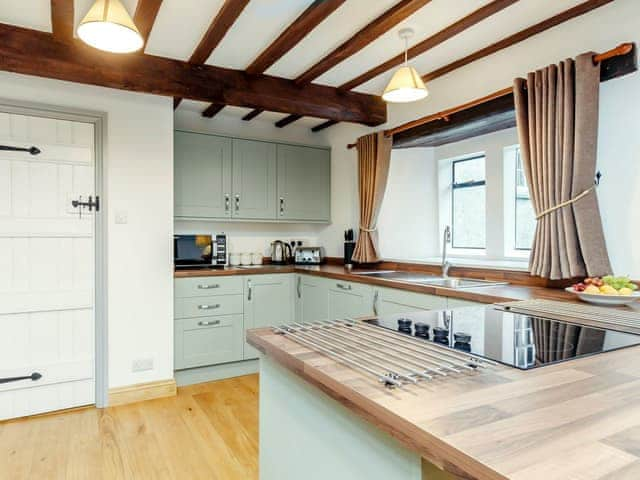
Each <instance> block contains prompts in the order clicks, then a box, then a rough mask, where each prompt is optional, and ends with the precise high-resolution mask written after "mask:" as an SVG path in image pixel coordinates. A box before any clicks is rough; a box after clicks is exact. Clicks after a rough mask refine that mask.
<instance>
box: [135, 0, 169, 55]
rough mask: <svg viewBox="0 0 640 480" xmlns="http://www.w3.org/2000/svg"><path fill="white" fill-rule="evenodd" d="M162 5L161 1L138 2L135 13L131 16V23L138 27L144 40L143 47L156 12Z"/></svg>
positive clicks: (143, 0) (146, 0) (156, 14)
mask: <svg viewBox="0 0 640 480" xmlns="http://www.w3.org/2000/svg"><path fill="white" fill-rule="evenodd" d="M160 5H162V0H138V5H137V6H136V11H135V13H134V14H133V23H135V25H136V27H138V31H139V32H140V35H142V38H144V43H145V45H146V44H147V40H149V35H150V34H151V29H152V28H153V24H154V23H155V21H156V17H157V16H158V11H159V10H160Z"/></svg>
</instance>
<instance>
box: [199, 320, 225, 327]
mask: <svg viewBox="0 0 640 480" xmlns="http://www.w3.org/2000/svg"><path fill="white" fill-rule="evenodd" d="M198 325H200V326H201V327H208V326H211V325H220V320H213V321H208V322H207V321H204V320H202V321H201V322H198Z"/></svg>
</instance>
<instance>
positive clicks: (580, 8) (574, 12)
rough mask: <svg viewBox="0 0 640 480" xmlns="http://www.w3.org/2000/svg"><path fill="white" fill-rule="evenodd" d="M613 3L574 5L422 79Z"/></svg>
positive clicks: (608, 0)
mask: <svg viewBox="0 0 640 480" xmlns="http://www.w3.org/2000/svg"><path fill="white" fill-rule="evenodd" d="M613 1H614V0H588V1H586V2H584V3H581V4H579V5H576V6H575V7H573V8H570V9H568V10H565V11H563V12H561V13H559V14H557V15H554V16H553V17H549V18H547V19H546V20H543V21H542V22H539V23H536V24H535V25H532V26H531V27H528V28H525V29H524V30H521V31H519V32H517V33H514V34H513V35H510V36H508V37H506V38H503V39H502V40H500V41H498V42H496V43H493V44H491V45H489V46H488V47H485V48H482V49H480V50H478V51H476V52H474V53H472V54H470V55H467V56H466V57H463V58H461V59H459V60H456V61H455V62H452V63H449V64H448V65H445V66H443V67H440V68H438V69H437V70H434V71H432V72H429V73H427V74H425V75H423V76H422V79H423V80H424V81H425V82H428V81H431V80H434V79H436V78H438V77H441V76H443V75H446V74H447V73H450V72H452V71H454V70H457V69H458V68H462V67H464V66H465V65H468V64H470V63H473V62H475V61H476V60H480V59H481V58H484V57H487V56H489V55H491V54H494V53H496V52H498V51H500V50H503V49H505V48H508V47H511V46H512V45H515V44H516V43H520V42H522V41H524V40H526V39H528V38H530V37H533V36H534V35H537V34H539V33H542V32H544V31H545V30H549V29H550V28H553V27H555V26H557V25H560V24H561V23H564V22H566V21H568V20H571V19H573V18H576V17H579V16H580V15H584V14H585V13H588V12H590V11H592V10H595V9H596V8H599V7H602V6H603V5H606V4H608V3H611V2H613Z"/></svg>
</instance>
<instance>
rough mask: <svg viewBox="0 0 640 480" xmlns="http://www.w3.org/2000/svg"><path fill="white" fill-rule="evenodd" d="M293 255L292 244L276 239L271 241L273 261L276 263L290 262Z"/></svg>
mask: <svg viewBox="0 0 640 480" xmlns="http://www.w3.org/2000/svg"><path fill="white" fill-rule="evenodd" d="M291 257H292V253H291V245H289V244H288V243H285V242H283V241H282V240H276V241H274V242H271V263H272V264H274V265H285V264H287V263H289V262H290V260H291Z"/></svg>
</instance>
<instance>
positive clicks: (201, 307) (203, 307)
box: [198, 303, 220, 310]
mask: <svg viewBox="0 0 640 480" xmlns="http://www.w3.org/2000/svg"><path fill="white" fill-rule="evenodd" d="M214 308H220V304H219V303H216V304H215V305H198V310H213V309H214Z"/></svg>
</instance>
